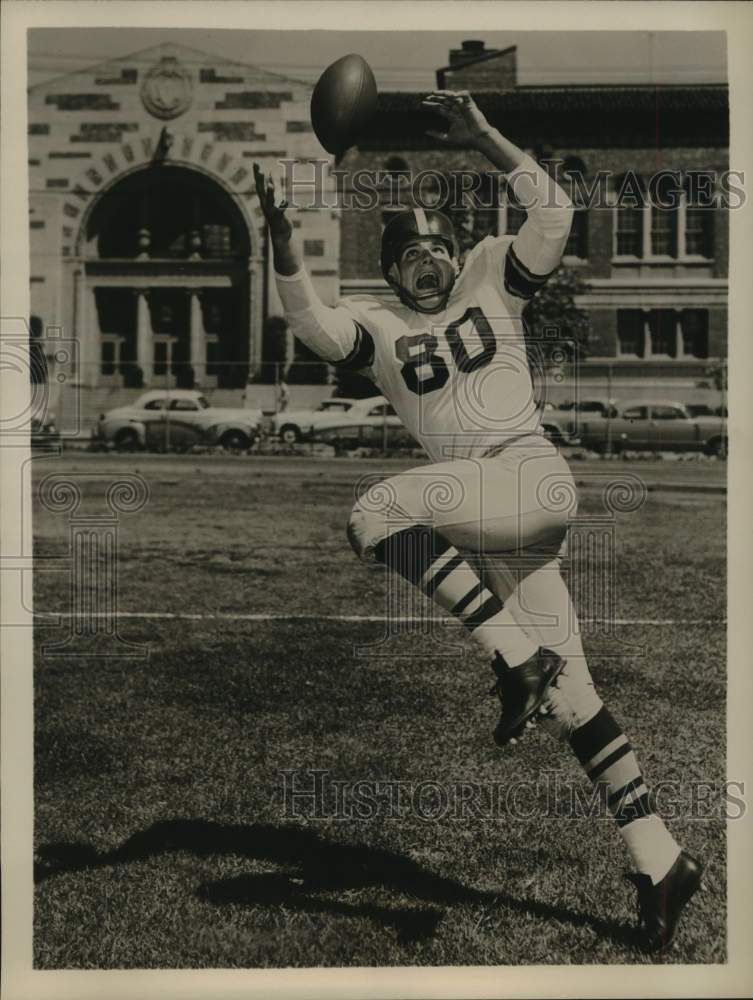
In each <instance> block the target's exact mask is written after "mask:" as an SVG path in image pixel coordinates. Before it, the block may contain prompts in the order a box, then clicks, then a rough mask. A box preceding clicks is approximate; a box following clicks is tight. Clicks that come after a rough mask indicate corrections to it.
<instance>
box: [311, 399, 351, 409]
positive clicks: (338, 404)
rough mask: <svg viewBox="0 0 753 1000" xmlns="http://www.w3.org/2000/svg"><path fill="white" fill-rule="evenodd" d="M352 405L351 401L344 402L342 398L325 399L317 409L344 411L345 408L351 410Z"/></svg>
mask: <svg viewBox="0 0 753 1000" xmlns="http://www.w3.org/2000/svg"><path fill="white" fill-rule="evenodd" d="M350 406H351V404H350V403H343V402H342V401H341V400H332V399H325V400H324V402H323V403H320V404H319V406H318V407H317V409H318V410H319V412H323V411H324V410H337V411H339V412H342V411H344V410H349V409H350Z"/></svg>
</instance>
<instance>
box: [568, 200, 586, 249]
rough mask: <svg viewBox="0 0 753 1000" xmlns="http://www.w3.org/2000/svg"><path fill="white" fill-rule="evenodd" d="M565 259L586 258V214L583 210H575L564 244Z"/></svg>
mask: <svg viewBox="0 0 753 1000" xmlns="http://www.w3.org/2000/svg"><path fill="white" fill-rule="evenodd" d="M564 256H565V257H579V258H581V259H585V258H586V257H588V212H587V211H586V209H585V208H576V210H575V213H574V215H573V224H572V228H571V229H570V235H569V236H568V238H567V243H566V244H565V252H564Z"/></svg>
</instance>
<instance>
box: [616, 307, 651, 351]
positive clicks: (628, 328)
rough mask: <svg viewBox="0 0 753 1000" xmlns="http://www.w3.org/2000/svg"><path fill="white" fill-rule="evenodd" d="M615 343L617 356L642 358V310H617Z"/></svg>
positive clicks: (643, 348) (643, 345)
mask: <svg viewBox="0 0 753 1000" xmlns="http://www.w3.org/2000/svg"><path fill="white" fill-rule="evenodd" d="M617 343H618V351H617V353H618V354H619V355H626V356H632V357H636V358H642V357H643V354H644V350H645V340H644V317H643V310H642V309H618V310H617Z"/></svg>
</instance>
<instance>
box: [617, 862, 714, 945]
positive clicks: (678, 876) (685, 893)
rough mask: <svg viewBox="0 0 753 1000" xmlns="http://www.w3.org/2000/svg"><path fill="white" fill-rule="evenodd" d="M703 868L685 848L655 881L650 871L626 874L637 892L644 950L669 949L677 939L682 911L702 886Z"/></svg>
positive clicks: (640, 935)
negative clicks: (661, 876) (659, 880)
mask: <svg viewBox="0 0 753 1000" xmlns="http://www.w3.org/2000/svg"><path fill="white" fill-rule="evenodd" d="M702 875H703V868H702V866H701V864H700V863H699V862H698V861H696V859H695V858H693V857H691V856H690V855H689V854H688V853H686V852H685V851H681V852H680V855H679V857H678V858H677V861H675V863H674V864H673V865H672V867H671V868H670V869H669V871H668V872H667V874H666V875H665V876H664V878H663V879H662V880H661V882H657V884H656V885H654V884H653V883H652V881H651V879H650V878H649V877H648V875H645V874H643V873H637V874H635V873H633V874H630V875H626V876H625V877H626V878H627V879H628V881H630V882H632V883H633V885H634V886H635V888H636V890H637V893H638V928H637V938H638V940H637V944H638V947H639V948H641V950H642V951H648V952H666V951H667V950H668V949H669V947H670V945H671V944H672V941H673V940H674V936H675V931H676V930H677V925H678V923H679V921H680V916H681V915H682V911H683V910H684V909H685V907H686V906H687V904H688V903H689V902H690V900H691V898H692V897H693V895H694V894H695V893H696V891H697V890H698V889H699V888H700V885H701V876H702Z"/></svg>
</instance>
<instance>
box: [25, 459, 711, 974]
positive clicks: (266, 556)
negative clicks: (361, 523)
mask: <svg viewBox="0 0 753 1000" xmlns="http://www.w3.org/2000/svg"><path fill="white" fill-rule="evenodd" d="M404 466H405V463H400V462H387V463H384V464H381V465H380V464H378V463H374V462H363V461H362V462H358V461H349V460H336V461H316V460H312V459H308V458H306V459H299V460H276V459H266V460H265V459H249V458H246V457H239V458H237V459H229V458H221V457H215V456H206V457H190V456H184V457H175V458H157V457H142V456H138V457H133V456H131V457H116V456H107V455H104V456H103V455H98V456H95V455H91V456H90V455H78V456H66V457H65V458H63V459H57V458H52V459H47V458H45V459H41V460H39V461H35V466H34V479H35V482H40V481H41V480H42V479H43V478H44V477H45V476H46V475H48V474H51V473H61V474H64V475H69V474H70V475H71V476H72V477H73V478H78V481H79V483H80V484H81V488H82V491H83V503H82V506H81V508H80V510H79V512H77V513H79V514H81V513H87V512H88V513H96V512H97V511H99V512H102V511H103V510H104V509H105V508H104V507H103V506H102V503H101V496H102V481H104V482H107V481H108V477H109V476H111V477H112V478H117V476H118V474H122V473H125V472H133V471H135V470H136V469H138V471H139V473H140V475H142V476H143V478H144V480H145V481H146V482H147V483H148V487H149V499H148V502H147V503H146V505H145V506H144V507H143V509H142V510H140V511H139V512H138V513H134V514H123V515H121V517H120V522H119V525H118V532H119V535H118V543H119V549H118V565H119V597H118V607H119V609H120V611H121V613H130V614H132V615H134V617H123V618H122V619H121V620H120V621H119V626H118V627H119V631H120V635H121V637H122V638H123V639H124V640H127V641H128V642H130V643H135V644H141V648H142V651H145V652H147V653H148V655H146V656H143V657H141V658H138V657H136V658H134V657H131V658H126V657H124V656H122V655H117V654H118V653H119V652H122V651H123V650H125V649H126V647H124V646H118V644H117V641H114V640H113V639H112V637H108V636H99V637H94V639H93V642H94V643H101V655H98V656H90V657H82V656H80V655H78V654H77V653H76V649H79V648H80V647H77V646H76V647H71V650H70V651H71V652H72V654H73V655H67V656H66V655H49V654H45V653H44V652H43V647H45V646H47V645H48V644H50V643H55V642H58V641H60V639H61V638H64V637H65V635H66V629H67V628H68V626H69V623H68V622H66V621H65V620H64V621H63V623H62V625H60V626H53V625H51V624H50V622H49V621H47V620H44V619H40V626H39V627H38V628H37V630H36V641H37V648H38V652H37V659H36V668H35V708H36V726H35V745H36V757H35V777H36V826H35V849H36V858H37V866H36V878H37V888H36V907H35V934H34V955H35V965H36V967H38V968H44V969H58V968H113V969H115V968H122V969H125V968H255V967H281V966H293V967H311V966H380V965H417V966H437V965H504V964H542V963H547V964H549V963H561V964H584V963H645V962H647V961H649V960H648V959H646V958H644V957H643V956H641V955H640V954H639V953H638V952H637V951H636V950H635V949H634V947H633V945H632V942H631V937H630V933H629V925H630V924H631V923H632V922H633V919H634V906H633V890H632V889H631V888H630V887H629V886H628V885H627V883H625V882H624V880H623V878H622V875H623V872H624V871H625V870H626V869H627V867H628V858H627V854H626V852H625V850H624V848H623V845H622V842H621V840H620V838H619V836H618V834H617V832H616V830H615V829H614V827H613V824H612V822H611V821H610V820H608V819H598V818H596V819H594V818H591V819H589V818H585V817H583V816H582V815H579V814H577V813H576V814H573V809H572V808H570V805H571V803H570V800H569V798H568V793H569V792H570V791H571V790H573V789H574V790H576V791H577V790H580V791H583V792H585V791H586V789H587V786H586V784H585V782H584V781H583V780H582V779H581V776H580V772H579V769H578V767H577V765H576V764H575V762H574V759H572V758H571V756H570V755H569V753H568V752H567V751H566V750H565V749H562V748H561V747H560V746H559V745H558V744H557V743H555V742H553V741H552V740H551V739H550V738H549V737H548V736H546V735H545V734H543V733H534V734H531V735H529V736H527V737H526V740H525V741H524V742H523V743H522V744H520V745H519V746H518V747H516V748H512V749H509V750H507V751H506V752H500V751H498V750H497V749H496V748H495V746H494V744H493V742H492V740H491V735H490V733H491V729H492V728H493V726H494V724H495V722H496V717H497V711H496V705H495V703H494V701H493V699H491V698H488V697H487V696H486V690H487V688H488V685H489V683H490V680H491V674H490V671H489V668H488V664H487V663H485V662H484V660H483V659H482V658H481V657H479V655H478V653H477V652H476V650H475V648H474V647H473V645H472V644H471V642H470V641H469V640H468V639H466V638H465V637H464V636H463V635H461V634H460V631H459V630H458V629H457V628H453V627H449V626H448V627H445V626H442V625H439V624H438V625H436V626H434V627H433V628H432V629H431V630H430V632H429V634H426V632H425V631H422V628H424V629H425V623H424V625H422V624H421V623H406V624H405V625H404V626H403V627H402V628H401V629H400V630H399V631H398V632H397V634H393V633H392V632H390V631H389V630H387V625H386V623H385V622H384V621H383V620H380V619H382V618H383V617H384V616H385V615H386V612H387V603H386V602H387V600H388V597H387V588H386V580H387V578H386V575H385V573H384V572H383V571H382V570H380V569H379V568H377V567H370V568H367V567H364V566H362V565H360V564H359V563H358V562H357V560H356V559H355V557H354V556H353V554H352V552H351V551H350V548H349V546H348V545H347V542H346V540H345V537H344V525H345V523H346V520H347V515H348V511H349V509H350V506H351V504H352V502H353V497H354V483H355V481H356V479H357V478H358V477H359V476H361V475H369V476H374V475H375V474H379V473H381V472H382V471H384V470H385V469H386V471H387V473H390V472H392V471H397V469H399V468H402V467H404ZM574 471H575V473H576V477H578V478H579V479H581V480H582V481H583V482H584V489H583V494H582V502H581V514H585V515H587V514H588V513H589V512H590V513H597V512H600V511H601V510H602V509H603V508H602V506H601V495H602V494H601V491H602V483H603V484H606V483H607V482H608V477H609V476H610V475H615V474H619V473H621V472H624V471H630V472H632V473H633V474H639V475H641V476H643V477H644V478H645V480H646V481H647V482H649V483H650V484H652V486H657V487H661V485H662V484H663V483H664V484H671V485H673V489H672V490H667V491H663V490H662V489H660V488H657V489H652V490H651V491H650V492H649V493H648V496H647V499H646V502H645V504H644V505H643V506H642V507H641V508H640V509H639V510H638V511H636V512H633V513H618V514H617V515H616V521H615V532H616V539H617V552H616V566H617V576H616V582H615V584H614V588H613V592H612V593H611V595H610V596H611V604H610V607H612V608H613V611H614V616H615V618H617V619H618V620H619V621H620V622H624V623H625V624H620V625H617V626H614V627H612V628H606V627H605V626H604V625H603V623H601V622H595V623H593V624H592V625H587V626H586V627H585V629H584V631H585V641H586V649H587V651H588V652H589V654H590V663H591V669H592V673H593V675H594V678H595V681H596V684H597V687H598V688H599V690H600V692H601V694H602V697H603V698H604V700H605V701H606V702H607V703H608V704H609V706H610V708H611V710H612V711H613V714H614V715H615V716H616V717H617V718H618V719H619V720H620V721H621V722H622V723H623V725H624V726H625V729H626V731H627V733H628V735H629V736H630V738H631V740H632V742H633V744H634V746H635V747H636V748H637V750H638V753H639V757H640V759H641V762H642V764H643V769H644V773H645V775H646V776H647V778H648V779H649V781H650V782H653V783H657V782H660V781H665V782H668V783H669V784H668V785H667V786H665V789H666V793H665V795H664V796H663V801H664V803H665V805H666V806H667V807H668V808H670V807H671V808H673V809H674V817H673V818H672V819H671V820H670V827H671V829H672V831H673V832H674V833H675V834H676V836H677V837H678V839H680V840H681V841H682V842H683V843H684V845H685V846H687V848H688V849H689V850H691V851H692V852H693V853H694V854H696V855H698V856H700V857H701V858H702V859H703V861H704V863H705V864H706V865H707V875H706V878H705V884H706V891H705V892H704V893H702V894H699V896H698V897H697V899H696V900H695V901H694V902H693V904H692V906H691V907H690V908H689V910H688V913H687V916H686V918H685V920H684V922H683V925H682V927H681V930H680V933H679V935H678V942H677V947H676V949H675V951H674V952H673V953H672V955H671V956H670V957H669V958H668V959H665V961H671V962H693V963H710V962H722V961H724V960H725V936H726V929H725V895H726V885H725V823H724V818H723V802H722V796H721V792H722V788H723V782H724V780H725V738H724V736H725V727H724V704H725V667H724V662H725V660H724V658H725V650H724V625H723V618H724V609H725V593H724V497H723V496H721V495H719V494H715V493H704V492H698V491H697V490H696V491H691V490H688V491H681V490H678V488H677V484H679V483H689V484H691V485H692V484H695V485H696V487H697V486H699V485H700V486H702V485H704V484H706V485H709V484H714V483H719V482H720V481H721V479H722V478H723V465H721V463H715V462H707V463H700V462H697V463H696V462H693V463H691V462H688V463H678V462H672V463H670V462H656V463H644V464H641V463H635V464H634V465H631V464H629V463H622V462H620V463H597V462H580V463H577V465H575V464H574ZM92 473H97V474H102V473H103V474H105V475H104V476H102V477H100V478H97V477H95V476H92V475H91V474H92ZM594 474H597V475H598V476H599V477H601V478H599V479H594V478H593V475H594ZM68 530H69V528H68V521H67V515H65V514H60V513H53V512H51V511H50V510H48V509H45V508H44V507H43V506H41V505H40V504H39V503H36V504H35V524H34V533H35V551H36V554H37V556H38V557H39V558H40V567H42V566H44V563H43V562H42V561H41V560H43V559H44V558H45V557H56V556H63V557H65V556H66V555H67V552H68ZM591 571H592V572H595V573H597V572H600V567H598V566H596V567H592V568H591ZM583 572H584V567H583V566H581V565H574V566H573V570H572V584H573V590H574V593H575V594H581V593H587V589H586V588H584V587H582V586H580V583H581V581H580V580H579V575H581V574H582V573H583ZM68 601H69V590H68V580H67V576H66V574H65V572H61V571H60V569H59V568H58V569H57V570H55V569H53V568H50V567H49V566H48V568H47V569H44V570H42V569H40V571H39V572H38V573H37V574H36V579H35V608H36V611H37V612H38V613H42V612H56V611H62V612H65V611H67V610H68V608H69V603H68ZM414 607H415V609H416V612H417V613H419V612H421V610H422V606H421V602H420V601H416V602H414ZM580 610H581V611H585V612H586V617H588V610H589V609H588V608H586V609H583V608H581V609H580ZM142 613H147V614H148V615H152V616H153V615H156V614H161V615H167V614H173V615H176V616H193V617H183V618H161V617H144V616H141V615H142ZM346 616H347V617H351V618H353V619H355V620H350V621H347V620H344V618H345V617H346ZM370 619H372V620H370ZM649 620H650V621H652V622H661V624H651V625H647V624H639V625H636V624H630V623H632V622H635V621H640V622H646V621H649ZM689 622H690V623H691V624H688V623H689ZM43 623H44V627H42V624H43ZM673 623H674V624H673ZM84 638H85V637H84ZM77 641H78V640H77ZM86 642H89V640H86ZM87 648H88V647H87ZM97 648H100V647H99V646H97ZM130 651H133V647H130ZM137 651H138V650H137ZM105 653H106V654H108V655H104V654H105ZM113 654H116V655H113ZM312 771H317V772H319V779H318V780H319V781H320V786H319V787H320V789H321V794H319V795H318V797H317V798H316V801H315V802H313V803H312V799H311V797H309V798H303V797H299V798H298V799H295V800H293V799H291V795H290V794H289V793H290V789H291V787H295V788H296V789H297V790H298V791H301V790H306V789H309V788H313V787H314V786H313V782H314V780H315V779H314V775H313V774H312V773H311V772H312ZM291 772H294V773H292V774H291ZM359 781H360V782H362V783H365V784H362V785H361V786H359V787H360V793H359V787H354V786H355V783H357V782H359ZM291 783H292V785H291ZM338 789H340V792H339V798H338ZM555 791H556V794H555ZM359 794H360V798H357V796H358V795H359ZM368 795H371V796H372V798H371V799H369V798H368ZM464 796H465V797H466V798H465V799H464V798H463V797H464ZM377 799H378V801H376V800H377ZM359 802H360V805H359ZM375 802H376V806H375Z"/></svg>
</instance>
